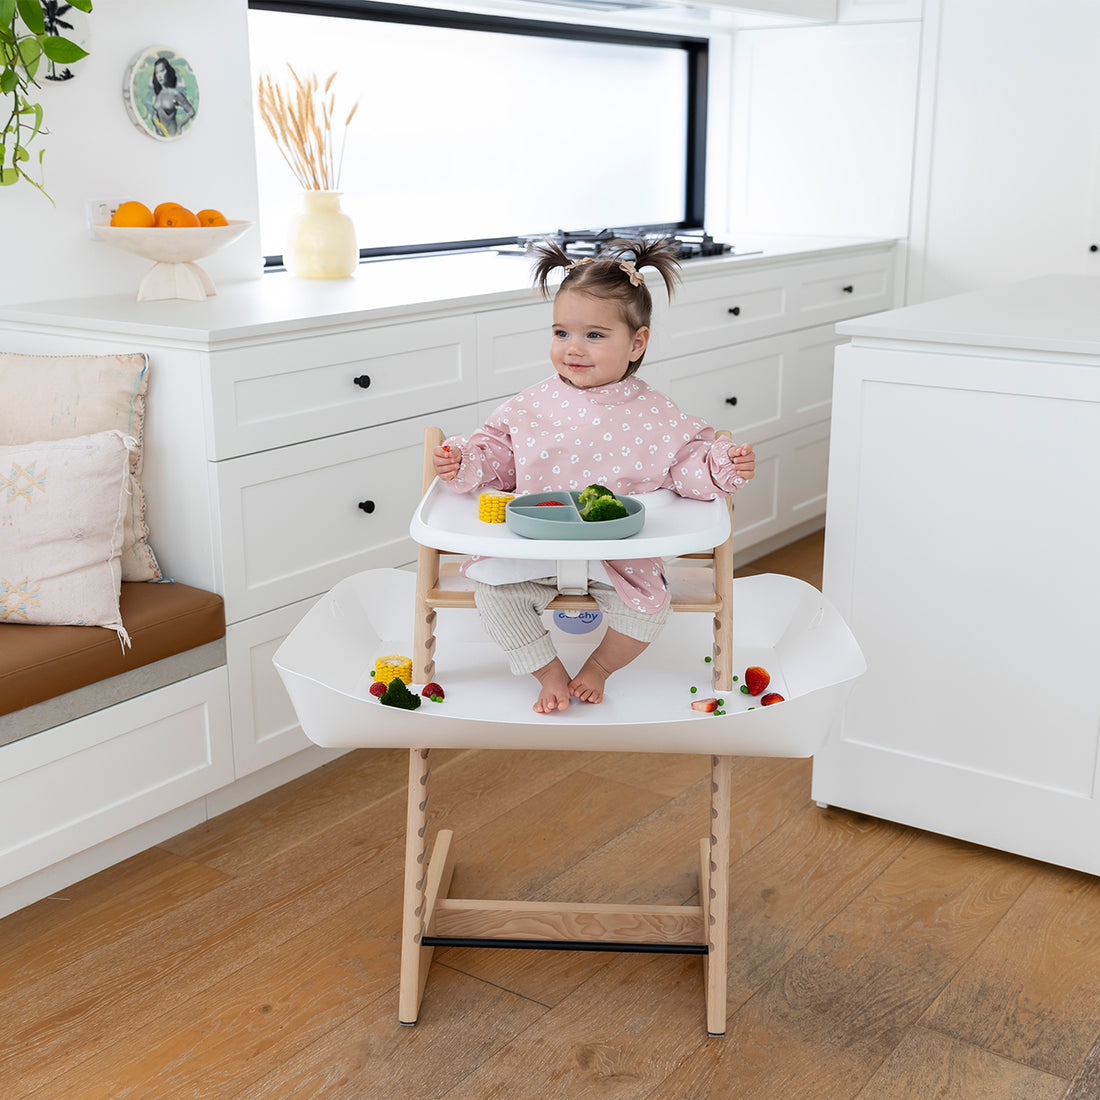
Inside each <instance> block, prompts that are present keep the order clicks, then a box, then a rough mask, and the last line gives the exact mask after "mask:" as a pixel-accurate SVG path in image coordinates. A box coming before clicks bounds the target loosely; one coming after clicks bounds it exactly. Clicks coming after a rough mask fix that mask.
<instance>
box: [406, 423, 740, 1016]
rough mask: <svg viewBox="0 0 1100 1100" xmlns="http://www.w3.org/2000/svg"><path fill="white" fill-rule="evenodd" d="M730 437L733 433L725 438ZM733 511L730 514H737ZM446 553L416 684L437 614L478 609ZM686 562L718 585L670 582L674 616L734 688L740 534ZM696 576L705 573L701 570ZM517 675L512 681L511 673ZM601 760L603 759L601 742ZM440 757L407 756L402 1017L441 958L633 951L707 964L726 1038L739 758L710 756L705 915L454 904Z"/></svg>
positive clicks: (416, 661)
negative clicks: (437, 770) (705, 632)
mask: <svg viewBox="0 0 1100 1100" xmlns="http://www.w3.org/2000/svg"><path fill="white" fill-rule="evenodd" d="M719 434H721V435H723V436H728V433H725V432H723V433H719ZM443 438H444V436H443V433H442V431H440V430H439V429H438V428H428V429H427V431H426V432H425V435H424V465H423V492H424V493H427V491H428V489H429V487H430V486H431V484H432V482H433V480H434V478H435V470H434V467H433V464H432V451H433V449H434V448H435V447H436V446H438V445H439V444H440V443H442V442H443ZM727 506H728V504H727ZM440 553H441V551H440V550H438V549H436V548H433V547H431V546H425V545H421V546H420V549H419V551H418V554H417V584H416V595H415V600H414V607H415V623H414V640H413V657H412V660H413V682H414V683H426V682H428V681H431V680H433V679H434V677H435V660H434V652H435V620H436V609H437V608H471V609H475V604H474V597H473V591H472V588H467V589H463V588H459V587H456V586H455V578H456V576H457V578H458V580H459V581H464V579H463V578H462V577H461V576H460V575H459V574H458V566H457V564H454V563H447V564H445V565H444V566H443V567H442V568H441V564H440ZM683 556H684V557H690V558H699V559H708V560H709V562H710V566H711V572H712V575H713V584H712V585H711V590H710V592H709V593H703V594H700V593H699V592H698V586H695V587H696V591H688V592H687V594H684V593H683V592H682V591H678V590H677V589H678V585H677V583H676V578H675V577H674V575H672V573H670V574H669V580H670V585H671V586H672V596H671V598H672V604H673V608H674V609H675V610H676V611H701V612H709V613H710V614H711V615H712V616H713V629H714V649H713V677H714V685H715V689H716V690H718V691H730V690H732V687H733V680H732V677H733V622H732V614H733V550H732V532H731V533H730V535H729V537H727V538H726V539H725V541H724V542H722V543H721V545H719V546H716V547H714V548H713V549H711V550H710V551H706V552H702V551H701V552H698V553H692V554H685V555H683ZM687 570H688V571H690V572H691V573H694V574H698V573H703V572H705V571H706V569H705V567H703V566H700V565H691V566H688V567H687ZM550 607H551V608H560V609H564V610H583V609H586V608H593V609H595V608H596V603H595V601H594V600H593V599H592V598H591V597H590V596H569V595H559V596H557V597H556V598H555V599H554V600H553V601H552V603H551V604H550ZM504 675H507V673H504ZM592 747H593V749H599V748H600V744H599V738H598V736H596V737H594V738H593V744H592ZM430 756H431V750H430V749H428V748H413V749H411V750H410V753H409V787H408V808H407V817H406V833H405V837H406V840H405V885H404V906H403V919H402V941H401V980H400V993H399V1006H398V1018H399V1019H400V1021H401V1022H402V1023H403V1024H415V1023H416V1020H417V1017H418V1015H419V1012H420V1003H421V1000H422V998H423V994H424V987H425V983H426V981H427V976H428V969H429V967H430V965H431V959H432V953H433V951H434V949H435V948H436V947H452V946H457V947H490V948H492V947H495V948H536V949H547V948H550V949H558V950H575V951H630V952H657V953H664V954H692V955H700V956H702V957H703V968H704V995H705V1006H706V1024H707V1032H708V1034H710V1035H714V1036H717V1035H722V1034H724V1033H725V1028H726V995H727V934H728V933H727V928H728V918H729V861H730V801H731V794H730V788H731V774H732V762H733V758H732V757H731V756H725V755H723V756H719V755H712V756H711V783H710V806H709V821H708V824H709V828H708V829H707V835H706V836H705V837H703V838H702V839H701V840H700V842H699V853H698V858H699V864H698V866H699V903H698V904H697V905H614V904H590V903H580V902H572V901H570V902H532V901H500V900H492V899H471V898H451V897H449V896H448V895H449V891H450V885H451V879H452V876H453V873H454V855H453V851H452V848H451V840H452V833H451V831H450V830H449V829H440V830H439V831H438V832H437V834H436V840H435V844H434V846H433V850H432V853H431V857H430V859H429V858H428V840H427V832H428V814H427V810H428V801H429V787H428V780H429V776H430V773H431V767H430Z"/></svg>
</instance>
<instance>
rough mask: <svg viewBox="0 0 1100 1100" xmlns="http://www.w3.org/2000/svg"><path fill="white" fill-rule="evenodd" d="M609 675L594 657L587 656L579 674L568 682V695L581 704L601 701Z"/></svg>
mask: <svg viewBox="0 0 1100 1100" xmlns="http://www.w3.org/2000/svg"><path fill="white" fill-rule="evenodd" d="M609 675H611V674H610V673H609V672H608V671H607V670H606V669H605V668H604V667H603V666H602V665H601V664H600V663H599V661H597V660H595V658H594V657H592V656H591V655H589V658H588V660H587V661H585V662H584V664H583V665H582V666H581V670H580V672H578V673H577V675H576V676H574V677H573V679H572V680H570V681H569V694H570V695H572V696H573V698H574V699H580V700H581V702H582V703H600V702H602V701H603V686H604V684H606V683H607V678H608V676H609Z"/></svg>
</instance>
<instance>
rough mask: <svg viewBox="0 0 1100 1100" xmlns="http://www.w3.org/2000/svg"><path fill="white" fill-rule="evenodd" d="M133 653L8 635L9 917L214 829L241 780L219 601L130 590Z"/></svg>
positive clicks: (3, 785)
mask: <svg viewBox="0 0 1100 1100" xmlns="http://www.w3.org/2000/svg"><path fill="white" fill-rule="evenodd" d="M121 611H122V621H123V624H124V626H125V628H126V631H127V633H128V634H129V635H130V640H131V644H130V646H128V647H127V648H126V649H125V650H123V648H122V645H121V643H120V641H119V636H118V634H117V633H116V632H115V631H114V630H112V629H109V628H105V627H96V626H39V625H31V624H27V623H0V916H2V915H3V914H5V913H9V912H12V911H13V910H15V909H18V908H21V907H22V906H24V905H26V904H29V903H30V902H32V901H36V900H38V899H40V898H43V897H46V896H48V895H49V894H50V893H51V892H53V891H54V890H56V889H58V888H59V887H64V886H67V885H68V884H70V883H72V882H75V881H76V880H77V879H80V878H84V877H85V876H86V875H88V874H91V873H93V872H95V871H98V870H101V869H102V868H103V867H107V866H109V865H110V864H112V863H116V862H118V860H120V859H124V858H126V857H127V856H129V855H132V854H133V853H135V852H138V851H141V850H142V849H143V848H146V847H148V846H149V845H150V844H155V843H158V842H159V841H161V840H162V839H164V838H165V837H168V836H172V835H174V834H175V833H177V832H180V831H181V830H182V829H185V828H190V827H191V826H192V825H194V824H197V823H198V822H199V821H202V820H205V819H206V817H207V816H208V812H209V811H208V807H207V805H206V797H207V796H208V795H209V794H210V793H211V792H213V791H218V790H221V789H224V788H226V787H227V785H229V784H231V783H232V782H233V779H234V768H233V752H232V747H231V745H230V743H229V738H228V737H227V736H226V733H225V731H226V730H227V729H228V727H229V688H228V674H227V668H226V638H225V611H224V607H223V604H222V598H221V597H220V596H219V595H217V594H215V593H213V592H208V591H205V590H203V589H201V588H194V587H191V586H189V585H185V584H175V583H170V582H145V581H128V582H123V584H122V595H121Z"/></svg>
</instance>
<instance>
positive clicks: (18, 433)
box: [0, 352, 162, 581]
mask: <svg viewBox="0 0 1100 1100" xmlns="http://www.w3.org/2000/svg"><path fill="white" fill-rule="evenodd" d="M148 378H149V371H148V357H147V356H146V355H144V354H142V353H134V354H130V355H20V354H17V353H15V352H6V353H5V352H0V393H2V394H3V395H4V404H5V406H6V407H7V408H8V409H10V410H18V411H17V412H16V413H15V415H13V416H0V446H7V445H12V444H16V443H31V442H34V441H36V440H48V439H72V438H74V437H75V436H80V435H92V434H95V433H97V432H105V431H109V430H110V429H112V428H113V429H117V430H118V431H120V432H123V433H124V434H125V435H128V436H132V437H133V438H134V439H135V440H137V446H136V447H135V448H134V450H133V452H132V453H131V455H130V495H129V499H128V502H127V514H126V526H125V530H124V534H123V543H122V579H123V580H125V581H156V580H160V579H161V576H162V574H161V571H160V566H159V565H158V564H157V559H156V556H155V555H154V553H153V548H152V546H150V545H149V528H148V526H147V525H146V522H145V490H144V489H143V488H142V484H141V471H142V463H143V457H142V446H141V444H142V430H143V427H144V421H145V391H146V387H147V385H148Z"/></svg>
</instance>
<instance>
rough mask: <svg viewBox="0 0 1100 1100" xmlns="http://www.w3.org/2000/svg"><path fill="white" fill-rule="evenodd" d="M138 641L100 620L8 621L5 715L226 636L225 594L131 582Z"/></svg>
mask: <svg viewBox="0 0 1100 1100" xmlns="http://www.w3.org/2000/svg"><path fill="white" fill-rule="evenodd" d="M120 606H121V609H122V622H123V625H124V626H125V627H126V629H127V631H129V634H130V641H131V645H130V647H129V648H128V649H126V650H125V651H123V649H122V646H121V645H120V644H119V640H118V635H117V634H116V633H115V632H114V631H113V630H107V629H105V628H104V627H95V626H37V625H28V624H26V623H0V714H10V713H11V712H12V711H15V710H21V709H22V708H23V707H29V706H31V705H33V704H34V703H40V702H42V700H43V699H51V698H53V697H54V696H55V695H62V694H64V693H65V692H67V691H75V690H76V689H77V688H81V687H85V686H86V685H88V684H93V683H95V682H96V681H97V680H103V679H106V678H107V677H108V676H117V675H118V674H119V673H120V672H126V671H128V670H129V669H132V668H138V667H140V666H141V665H147V664H151V663H152V662H153V661H159V660H161V659H162V658H163V657H171V656H173V655H174V654H176V653H182V652H183V651H184V650H186V649H190V648H192V647H193V646H197V645H203V644H205V643H206V642H212V641H215V640H216V639H218V638H221V637H223V636H224V634H225V606H224V604H223V603H222V598H221V596H219V595H217V594H216V593H214V592H206V591H204V590H203V589H201V588H192V587H191V586H190V585H186V584H150V583H146V582H142V581H126V582H123V585H122V597H121V600H120Z"/></svg>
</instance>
